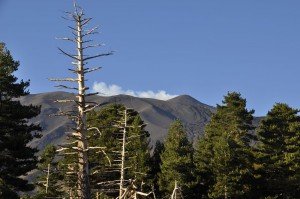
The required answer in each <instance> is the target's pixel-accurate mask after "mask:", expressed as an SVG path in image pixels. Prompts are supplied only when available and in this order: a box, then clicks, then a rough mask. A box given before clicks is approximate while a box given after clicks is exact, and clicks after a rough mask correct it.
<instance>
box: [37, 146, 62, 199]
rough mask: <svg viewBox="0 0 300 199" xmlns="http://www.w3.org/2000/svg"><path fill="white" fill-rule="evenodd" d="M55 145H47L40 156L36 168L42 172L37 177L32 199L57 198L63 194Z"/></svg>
mask: <svg viewBox="0 0 300 199" xmlns="http://www.w3.org/2000/svg"><path fill="white" fill-rule="evenodd" d="M56 155H57V153H56V147H55V146H53V145H47V146H46V147H45V149H44V151H43V153H42V154H41V156H40V160H39V164H38V170H39V171H40V172H41V173H42V174H41V175H40V176H39V177H38V179H37V183H36V184H37V187H38V190H37V193H36V194H35V196H34V197H33V198H34V199H43V198H58V197H62V196H63V195H64V191H63V187H62V175H61V171H60V168H59V162H58V160H57V158H56Z"/></svg>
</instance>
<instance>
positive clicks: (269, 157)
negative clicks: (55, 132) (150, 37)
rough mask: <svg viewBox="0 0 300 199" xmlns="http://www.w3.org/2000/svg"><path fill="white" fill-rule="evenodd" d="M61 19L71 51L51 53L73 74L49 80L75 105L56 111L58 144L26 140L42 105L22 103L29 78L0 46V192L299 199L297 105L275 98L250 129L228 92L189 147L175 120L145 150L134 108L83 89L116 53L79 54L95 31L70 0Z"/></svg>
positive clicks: (37, 198)
mask: <svg viewBox="0 0 300 199" xmlns="http://www.w3.org/2000/svg"><path fill="white" fill-rule="evenodd" d="M66 18H67V19H68V20H70V21H71V22H72V23H73V26H70V27H69V28H70V30H71V32H72V33H73V36H74V37H70V38H69V37H63V38H58V39H61V40H63V41H66V42H71V43H73V45H74V52H76V53H75V54H73V53H69V52H66V51H65V50H63V49H61V48H59V51H60V52H61V53H62V54H63V55H65V56H66V57H67V58H69V59H71V60H72V64H73V66H74V67H73V68H72V69H68V70H69V72H70V74H71V75H72V77H68V78H50V79H49V80H50V81H54V82H58V83H59V85H58V87H59V88H63V89H69V90H72V91H74V94H75V96H76V99H75V100H70V99H57V101H56V102H57V103H61V106H62V107H63V106H64V104H65V103H73V104H74V106H75V107H76V110H77V111H68V110H61V111H59V112H57V114H56V115H55V117H68V118H69V119H70V120H71V121H72V122H73V124H74V126H73V128H72V129H70V132H65V134H66V137H67V139H66V140H65V142H64V143H63V144H62V145H51V144H49V145H47V146H46V148H45V149H44V150H42V151H38V149H37V148H32V147H29V146H28V143H29V142H31V141H32V140H34V139H39V138H41V136H42V132H43V129H42V128H41V126H40V125H39V124H36V123H29V122H28V121H29V119H31V118H34V117H36V116H37V115H39V114H40V110H41V107H40V106H35V105H23V104H21V103H20V101H19V98H20V97H21V96H26V95H29V86H30V82H29V81H24V80H20V79H18V77H16V75H15V72H16V71H17V70H18V68H19V66H20V63H19V62H18V61H16V60H14V58H13V55H12V54H13V53H11V52H10V51H9V49H8V47H6V44H5V43H1V45H0V198H3V199H15V198H24V199H44V198H49V199H50V198H69V199H75V198H79V199H92V198H93V199H113V198H118V199H136V198H151V199H164V198H171V199H179V198H180V199H181V198H186V199H194V198H195V199H197V198H199V199H200V198H215V199H222V198H224V199H229V198H232V199H234V198H249V199H251V198H253V199H256V198H257V199H267V198H268V199H275V198H277V199H281V198H282V199H288V198H291V199H292V198H300V116H299V109H297V108H293V107H291V106H289V105H288V104H286V103H276V104H274V106H273V108H272V109H271V110H269V112H268V113H267V115H266V116H265V117H263V118H262V119H261V120H260V122H259V124H258V125H254V122H253V120H254V110H248V109H247V101H246V99H245V98H243V96H242V95H241V94H240V93H239V92H228V93H226V94H225V96H224V99H223V101H222V102H220V104H219V105H217V107H216V111H215V113H213V115H212V117H211V119H210V121H209V122H208V124H207V125H206V127H205V130H204V134H203V136H200V137H199V138H198V140H197V141H196V142H195V143H193V142H192V141H191V140H190V139H189V138H188V135H187V129H186V128H185V126H184V125H183V124H182V122H181V121H180V120H178V119H177V120H174V121H173V123H172V124H171V125H170V126H169V130H168V134H167V136H166V137H165V139H164V141H158V142H156V144H155V146H153V147H152V146H151V145H150V138H149V137H150V134H149V132H148V131H147V130H146V129H145V128H146V126H147V124H146V123H145V122H144V121H143V120H142V118H141V116H140V115H139V113H138V112H137V111H135V110H133V109H131V108H129V107H126V106H124V105H122V104H118V103H114V104H98V103H97V102H94V101H90V97H92V96H93V95H97V94H98V93H89V92H88V90H89V88H88V87H87V86H86V76H87V75H88V74H89V73H92V72H96V71H98V70H99V69H100V68H101V67H95V68H90V67H88V66H87V65H88V61H89V60H91V59H95V58H104V57H106V56H110V55H113V54H114V52H112V51H111V52H105V53H100V54H96V55H87V54H86V51H87V50H88V49H90V48H94V47H101V45H100V44H92V43H91V40H90V39H89V37H90V36H93V35H94V34H95V33H97V29H98V28H97V27H95V28H91V29H87V25H88V24H89V23H90V21H91V19H92V18H89V17H86V15H85V13H84V12H83V9H82V8H80V7H79V6H78V5H76V4H75V6H74V11H73V12H66ZM7 46H9V44H7ZM50 119H51V118H50ZM29 173H31V174H32V173H33V175H32V176H33V177H31V178H27V177H26V176H27V175H29Z"/></svg>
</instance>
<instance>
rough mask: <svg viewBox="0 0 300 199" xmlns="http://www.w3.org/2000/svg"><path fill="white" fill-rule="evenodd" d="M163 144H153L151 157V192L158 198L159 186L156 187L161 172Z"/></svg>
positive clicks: (158, 142)
mask: <svg viewBox="0 0 300 199" xmlns="http://www.w3.org/2000/svg"><path fill="white" fill-rule="evenodd" d="M164 148H165V147H164V144H163V143H162V142H161V141H159V140H158V141H157V142H156V143H155V147H154V151H153V155H152V157H151V162H152V164H151V165H152V166H151V178H152V179H153V191H154V192H155V194H156V195H157V197H159V198H160V193H159V186H158V178H159V174H160V172H161V169H160V165H161V154H162V152H163V151H164Z"/></svg>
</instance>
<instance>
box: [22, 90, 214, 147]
mask: <svg viewBox="0 0 300 199" xmlns="http://www.w3.org/2000/svg"><path fill="white" fill-rule="evenodd" d="M57 99H74V95H73V94H71V93H67V92H50V93H41V94H33V95H28V96H25V97H22V98H20V101H21V103H23V104H26V105H27V104H34V105H41V107H42V109H41V114H40V115H39V116H38V117H36V118H35V119H33V120H31V122H34V123H35V122H39V123H40V124H41V126H42V127H43V132H42V134H43V137H42V138H41V139H38V140H34V141H32V142H31V146H37V147H38V148H39V149H42V148H44V146H45V145H47V144H49V143H52V144H60V143H61V142H62V141H63V140H64V139H65V136H64V132H66V131H70V127H72V126H73V125H74V124H73V123H72V122H71V121H70V120H69V119H68V118H66V117H53V116H52V117H50V115H53V114H55V113H57V112H58V111H59V110H60V109H62V110H75V107H74V104H60V103H55V102H54V101H55V100H57ZM89 101H95V102H98V103H101V104H102V103H103V104H106V103H119V104H124V105H125V106H126V107H128V108H133V109H135V110H136V111H138V112H139V113H140V115H141V117H142V119H143V120H144V121H145V123H147V124H148V125H147V130H148V131H149V132H150V136H151V143H152V144H153V143H155V142H156V140H162V139H163V138H164V137H165V135H166V133H167V129H168V127H169V124H170V123H171V122H172V121H174V120H175V119H180V120H181V121H182V122H183V124H184V125H185V127H186V129H187V131H188V133H189V137H190V139H192V140H195V138H197V137H198V136H199V135H201V134H202V132H203V129H204V126H205V124H206V123H207V122H208V121H209V119H210V116H211V114H212V113H213V112H214V110H215V109H214V108H213V107H211V106H208V105H206V104H203V103H201V102H199V101H197V100H196V99H194V98H192V97H190V96H188V95H181V96H178V97H175V98H173V99H170V100H167V101H161V100H156V99H146V98H137V97H132V96H127V95H118V96H112V97H102V96H93V97H90V98H89Z"/></svg>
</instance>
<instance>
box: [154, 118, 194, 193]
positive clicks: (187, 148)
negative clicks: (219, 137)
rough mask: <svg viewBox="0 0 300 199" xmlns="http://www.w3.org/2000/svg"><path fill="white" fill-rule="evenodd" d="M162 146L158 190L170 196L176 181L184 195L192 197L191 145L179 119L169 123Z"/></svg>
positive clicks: (192, 167)
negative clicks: (163, 147)
mask: <svg viewBox="0 0 300 199" xmlns="http://www.w3.org/2000/svg"><path fill="white" fill-rule="evenodd" d="M164 146H165V149H164V151H163V152H162V154H161V173H160V174H159V180H158V184H159V189H160V191H161V192H162V193H163V195H164V196H171V194H172V192H173V190H174V183H175V181H176V182H177V184H178V186H179V187H181V189H182V192H183V195H184V197H186V198H193V193H192V190H193V188H194V182H195V181H194V163H193V147H192V144H191V143H190V142H189V140H188V138H187V134H186V132H185V130H184V127H183V125H182V123H181V122H180V121H179V120H176V121H174V122H173V123H172V124H171V125H170V128H169V131H168V135H167V137H166V140H165V142H164Z"/></svg>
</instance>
